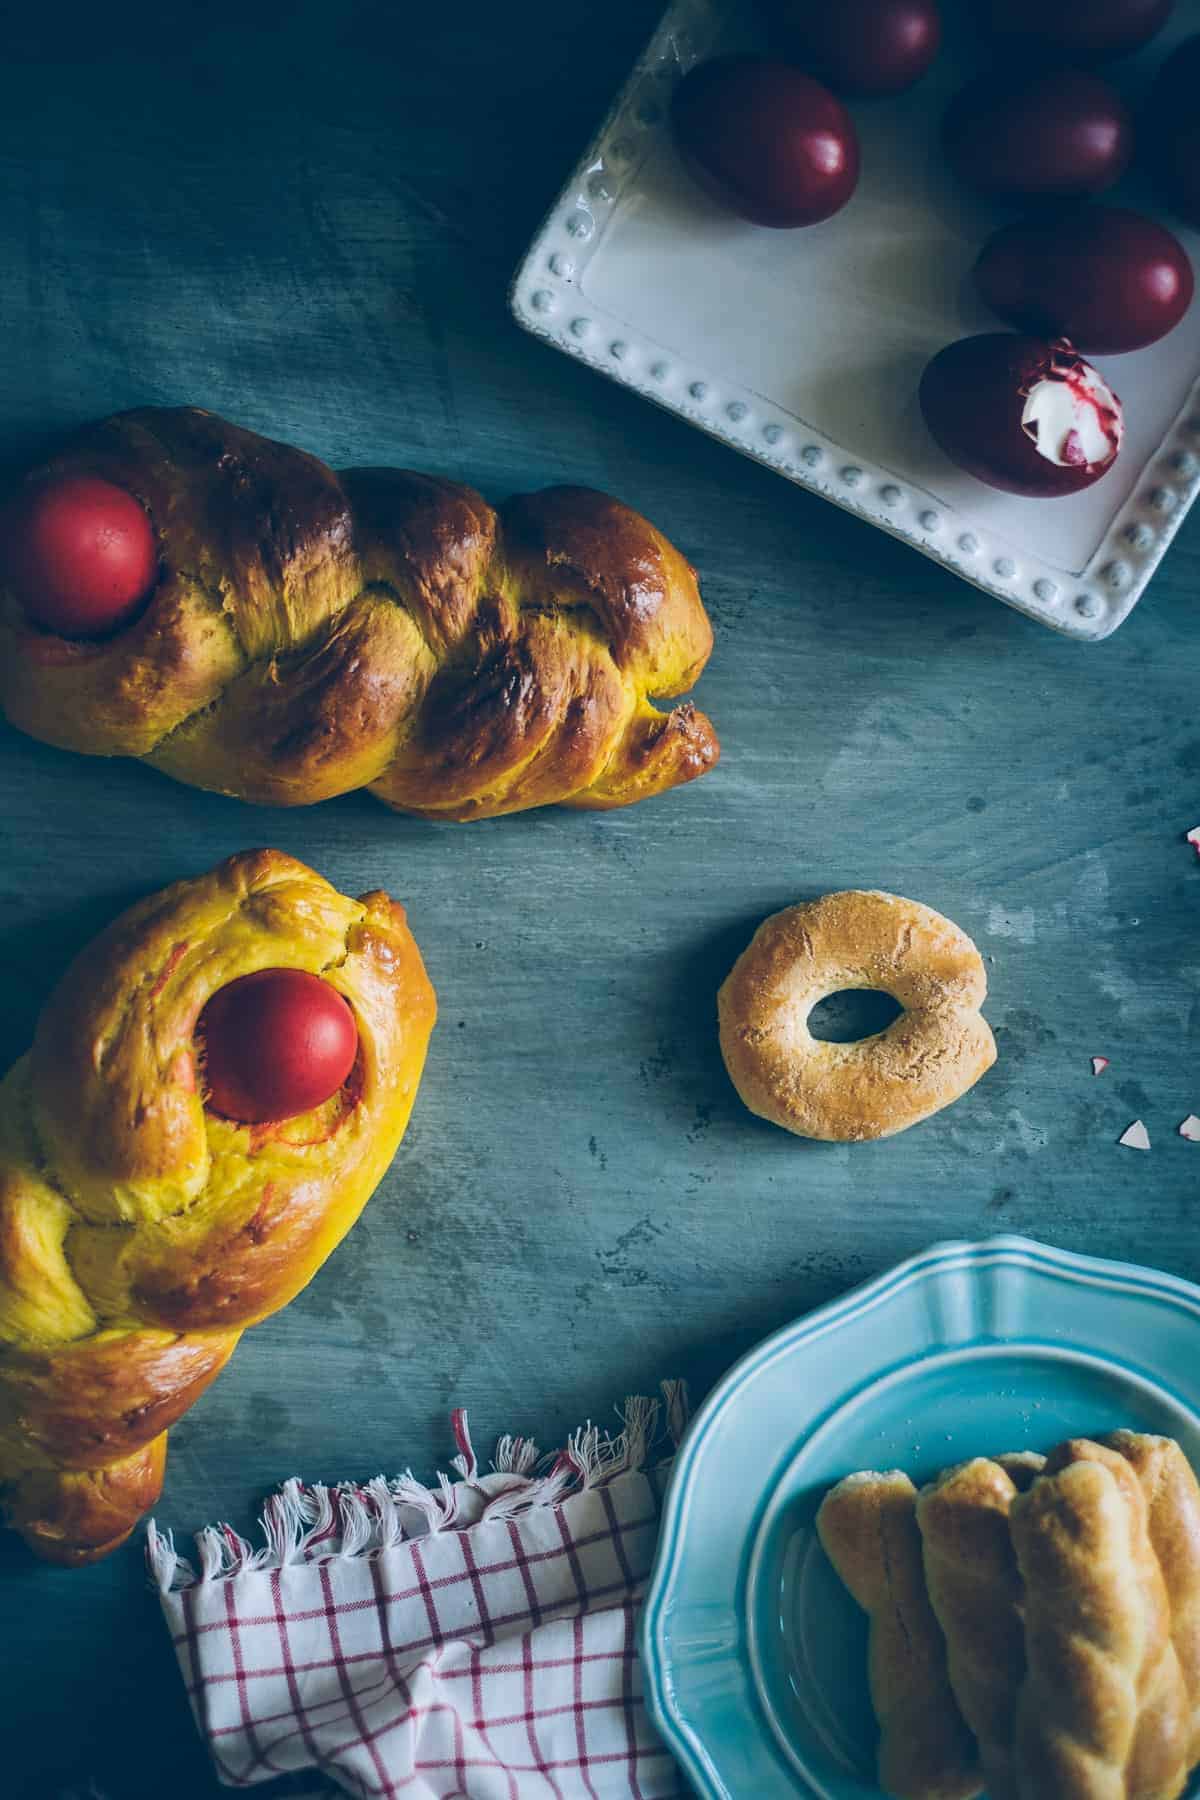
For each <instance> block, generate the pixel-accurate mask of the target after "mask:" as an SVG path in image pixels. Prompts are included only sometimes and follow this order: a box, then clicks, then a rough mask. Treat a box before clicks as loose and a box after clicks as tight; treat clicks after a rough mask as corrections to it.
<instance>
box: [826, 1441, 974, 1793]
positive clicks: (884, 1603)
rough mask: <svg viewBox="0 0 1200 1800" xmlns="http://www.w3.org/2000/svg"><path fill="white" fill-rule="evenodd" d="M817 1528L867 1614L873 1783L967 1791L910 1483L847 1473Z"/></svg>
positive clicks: (967, 1758) (962, 1731) (966, 1754)
mask: <svg viewBox="0 0 1200 1800" xmlns="http://www.w3.org/2000/svg"><path fill="white" fill-rule="evenodd" d="M817 1535H818V1536H819V1538H820V1540H821V1545H822V1548H823V1549H824V1551H825V1554H826V1555H827V1556H828V1558H829V1560H830V1562H831V1563H832V1564H833V1566H834V1568H835V1569H836V1570H837V1572H838V1575H839V1576H840V1577H841V1579H842V1581H843V1582H844V1583H845V1585H846V1587H847V1588H848V1589H849V1591H850V1593H851V1594H852V1595H853V1597H854V1599H855V1600H856V1601H857V1602H858V1604H859V1606H861V1607H862V1609H863V1611H864V1612H865V1613H866V1614H867V1616H868V1618H869V1619H870V1622H871V1630H870V1638H869V1648H868V1652H867V1654H868V1668H869V1681H870V1688H871V1705H872V1707H873V1708H874V1711H875V1717H876V1718H877V1719H878V1721H879V1759H878V1760H879V1785H880V1786H881V1787H882V1788H883V1790H884V1792H885V1793H887V1794H892V1795H895V1796H896V1797H897V1800H968V1796H970V1795H973V1794H977V1793H978V1792H979V1790H980V1787H981V1785H982V1782H981V1779H980V1774H979V1764H978V1758H977V1755H976V1750H975V1745H974V1743H973V1742H972V1739H971V1734H970V1732H969V1731H968V1730H967V1728H966V1726H965V1725H964V1723H963V1721H962V1718H961V1716H960V1714H959V1710H958V1707H957V1706H956V1705H955V1702H954V1695H953V1694H952V1692H951V1690H950V1682H949V1677H948V1675H947V1672H946V1645H945V1642H944V1641H943V1638H942V1633H941V1631H940V1629H939V1627H938V1623H937V1620H936V1619H935V1617H934V1615H933V1612H932V1610H931V1608H930V1604H929V1598H928V1596H927V1594H926V1591H925V1580H924V1575H923V1573H922V1568H921V1536H920V1532H919V1531H918V1529H917V1490H916V1488H915V1487H914V1486H913V1484H912V1482H911V1481H910V1480H909V1478H908V1476H907V1475H904V1474H902V1473H901V1472H900V1471H899V1470H898V1469H892V1470H888V1471H887V1472H885V1473H875V1472H874V1471H870V1470H863V1471H861V1472H860V1473H858V1474H855V1475H848V1476H847V1477H846V1479H845V1480H844V1481H840V1482H839V1483H838V1485H837V1486H836V1487H835V1488H833V1489H832V1490H831V1491H830V1492H829V1493H828V1494H826V1496H825V1498H824V1500H823V1501H822V1503H821V1509H820V1511H819V1512H818V1514H817Z"/></svg>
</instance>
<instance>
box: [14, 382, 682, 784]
mask: <svg viewBox="0 0 1200 1800" xmlns="http://www.w3.org/2000/svg"><path fill="white" fill-rule="evenodd" d="M72 476H90V477H97V478H99V479H101V480H103V481H106V482H111V483H113V484H115V485H116V486H118V487H121V488H124V489H126V490H127V491H128V492H129V493H131V494H133V495H134V496H135V497H136V498H137V499H138V500H139V501H140V502H141V504H142V506H143V507H144V508H145V510H146V512H147V514H148V516H149V519H150V523H151V525H152V527H153V530H154V533H155V537H156V540H157V544H158V549H159V579H158V582H157V585H156V586H155V588H154V591H153V593H152V594H151V596H150V598H149V600H148V602H147V604H146V605H145V606H144V608H143V610H142V611H141V612H140V613H139V614H138V615H137V617H135V618H134V619H133V620H132V621H131V622H130V623H128V624H126V625H124V626H123V627H122V628H121V629H119V630H117V631H115V632H113V633H112V634H111V635H109V636H107V637H104V638H94V639H91V640H80V639H72V638H66V637H62V636H58V635H56V634H55V633H54V632H52V631H45V630H40V629H38V628H37V627H36V626H34V625H32V624H31V623H30V622H29V620H28V619H27V618H26V616H25V615H24V613H23V611H22V607H21V604H20V602H19V600H18V597H17V595H16V593H15V592H5V591H4V590H3V588H2V586H0V703H2V704H3V708H4V711H5V712H6V714H7V715H8V717H9V719H10V720H11V721H12V723H13V724H14V725H17V726H18V727H19V728H20V729H21V730H23V731H27V732H29V733H30V735H31V736H33V737H37V738H41V739H43V740H44V741H46V742H47V743H52V744H57V745H60V746H61V747H63V748H65V749H70V750H82V751H85V752H87V753H89V754H91V755H99V756H136V757H140V758H142V759H143V760H144V761H146V762H149V763H152V764H153V765H154V766H155V767H156V768H159V769H162V770H164V771H165V773H167V774H168V775H173V776H174V777H175V778H176V779H177V780H180V781H185V782H188V783H190V784H191V785H193V786H195V787H203V788H213V789H216V790H217V791H219V792H221V793H227V794H232V795H236V796H238V797H239V798H241V799H245V800H253V801H260V802H265V803H269V804H273V805H285V806H292V805H304V804H308V803H309V802H312V801H316V800H324V799H328V798H329V797H331V796H332V795H335V794H342V793H346V792H348V791H349V790H350V789H352V788H357V787H369V788H370V789H371V791H372V792H373V793H374V794H376V795H377V796H378V797H379V798H380V799H381V800H383V801H384V802H385V803H386V804H387V805H388V806H391V807H394V808H396V809H397V810H398V811H401V812H408V813H419V814H422V815H424V816H426V817H429V818H436V819H476V818H486V817H491V816H494V815H495V814H498V813H508V812H519V811H522V810H523V809H525V808H527V807H533V806H543V805H547V804H549V803H552V802H563V803H565V804H567V805H570V806H577V807H578V806H581V807H615V806H624V805H627V804H628V803H629V802H631V801H634V800H640V799H643V798H645V797H646V796H647V795H650V794H656V793H661V792H662V791H664V790H665V789H667V788H671V787H675V786H678V785H679V784H680V783H681V782H684V781H690V780H691V779H692V778H693V777H694V776H697V775H701V774H703V773H704V771H705V770H706V769H708V768H710V767H711V766H712V764H713V763H714V762H715V761H716V759H717V755H718V746H717V740H716V736H715V734H714V732H713V729H712V726H711V725H710V724H709V721H708V720H707V719H706V718H705V717H704V715H703V714H702V713H700V712H697V711H696V710H695V709H694V708H693V707H692V706H691V705H689V704H685V705H682V706H679V707H676V708H675V709H674V710H673V711H670V712H667V713H663V712H659V711H658V710H657V709H656V708H655V707H654V705H653V704H652V700H653V698H655V697H661V696H664V695H666V696H670V695H676V694H680V693H683V692H684V691H685V690H686V689H687V688H688V687H690V686H691V684H692V682H693V681H694V680H695V679H696V677H697V676H698V675H699V673H700V671H701V670H702V669H703V667H704V665H705V663H706V662H707V660H708V656H709V653H710V651H711V648H712V631H711V628H710V626H709V622H708V618H707V616H706V614H705V611H704V608H703V605H702V604H701V600H700V595H699V590H698V588H697V586H696V578H695V573H694V571H693V570H692V569H691V567H690V566H689V564H688V563H687V562H686V561H685V560H684V558H683V557H682V556H681V555H680V553H679V552H678V551H677V550H676V549H675V548H674V547H673V546H672V545H671V544H670V543H669V542H668V541H667V539H666V538H665V537H664V536H663V535H662V533H661V532H659V531H657V530H656V529H655V528H654V526H653V525H651V524H650V523H649V522H648V521H647V520H646V519H643V518H641V517H640V516H639V515H638V514H637V513H635V512H632V511H631V510H630V509H629V508H628V507H626V506H623V505H621V504H620V502H618V501H616V500H613V499H610V498H609V497H608V496H607V495H604V494H598V493H594V492H592V491H591V490H589V489H586V488H571V487H560V488H547V489H545V490H544V491H543V492H541V493H537V494H527V495H521V496H518V497H516V498H514V499H512V500H510V501H508V502H507V503H506V505H504V506H503V507H502V508H501V509H500V510H499V511H496V510H494V509H493V508H492V507H491V506H489V505H488V504H487V502H486V501H485V500H483V499H482V498H481V497H480V495H478V494H477V493H475V492H474V491H473V490H472V489H470V488H467V487H461V486H459V485H457V484H456V483H454V482H450V481H442V480H439V479H437V478H435V477H433V476H428V475H416V474H411V473H409V472H407V471H405V470H401V469H347V470H343V471H342V472H341V473H340V474H338V473H335V472H334V471H333V470H332V469H330V468H328V467H327V466H326V465H325V464H324V463H322V462H320V461H318V459H317V458H316V457H314V456H310V455H308V454H306V453H305V452H304V451H302V450H298V449H295V448H293V447H292V446H291V445H288V444H279V443H274V442H272V441H271V440H270V439H268V438H264V437H260V436H258V435H257V434H256V433H255V432H252V431H246V430H243V429H242V428H241V427H239V426H237V425H231V424H229V423H228V422H227V421H226V420H224V419H220V418H217V417H216V416H215V415H214V414H212V413H208V412H202V411H200V410H199V409H198V408H195V407H178V408H162V409H158V408H150V407H147V408H143V409H141V410H140V411H136V412H128V413H120V414H117V415H116V416H114V417H113V418H110V419H107V420H104V421H102V422H100V423H99V424H96V425H93V426H90V427H88V428H87V429H86V430H84V431H83V432H82V433H81V434H80V435H79V436H78V438H76V439H75V441H74V442H73V443H72V444H70V445H69V446H68V447H67V448H66V450H64V451H63V452H62V453H61V454H60V455H59V456H57V457H55V458H54V459H53V461H51V462H50V463H48V464H46V465H45V466H44V467H42V468H40V469H37V470H34V471H33V472H32V473H31V475H30V477H29V478H28V480H29V482H30V483H33V484H36V483H38V482H43V481H46V480H56V479H59V478H68V477H72Z"/></svg>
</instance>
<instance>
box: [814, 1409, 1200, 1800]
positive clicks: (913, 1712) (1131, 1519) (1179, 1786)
mask: <svg viewBox="0 0 1200 1800" xmlns="http://www.w3.org/2000/svg"><path fill="white" fill-rule="evenodd" d="M817 1530H818V1533H819V1536H820V1539H821V1543H822V1545H823V1546H824V1548H825V1551H826V1553H827V1554H828V1556H829V1558H830V1560H831V1561H832V1563H833V1565H834V1568H835V1569H836V1570H837V1572H838V1574H839V1575H840V1577H841V1579H842V1580H843V1581H844V1582H845V1584H846V1586H847V1588H848V1589H849V1590H850V1593H851V1594H852V1595H853V1596H854V1599H855V1600H856V1601H857V1602H858V1604H859V1605H860V1606H861V1607H862V1608H863V1610H864V1611H865V1612H866V1613H867V1614H868V1617H869V1619H870V1650H869V1681H870V1690H871V1702H872V1705H873V1707H874V1709H875V1714H876V1717H877V1719H878V1721H879V1727H880V1743H879V1781H880V1785H881V1787H882V1788H883V1789H884V1790H885V1792H886V1793H888V1794H890V1795H893V1796H896V1800H967V1796H969V1795H974V1794H978V1793H980V1792H981V1791H982V1790H983V1789H985V1788H986V1791H987V1794H988V1795H989V1796H990V1800H1175V1797H1176V1796H1178V1795H1180V1794H1182V1793H1183V1791H1184V1789H1185V1787H1186V1785H1187V1779H1188V1772H1189V1770H1191V1769H1193V1768H1195V1767H1196V1765H1197V1764H1198V1763H1200V1486H1198V1485H1197V1482H1196V1477H1195V1475H1194V1474H1193V1472H1192V1469H1191V1467H1190V1465H1189V1464H1188V1461H1187V1459H1186V1457H1185V1456H1184V1454H1183V1452H1182V1451H1181V1450H1180V1448H1179V1446H1178V1444H1176V1443H1175V1442H1174V1440H1173V1439H1170V1438H1159V1437H1146V1436H1141V1435H1138V1434H1137V1433H1134V1432H1130V1431H1118V1432H1114V1433H1113V1434H1112V1435H1111V1436H1110V1437H1107V1438H1105V1439H1104V1440H1103V1441H1102V1442H1099V1443H1095V1442H1093V1441H1092V1440H1091V1439H1088V1438H1072V1439H1070V1440H1069V1441H1068V1442H1066V1443H1065V1444H1061V1445H1060V1446H1059V1447H1058V1449H1056V1450H1055V1451H1053V1453H1052V1454H1051V1455H1050V1456H1049V1457H1041V1456H1036V1455H1034V1454H1032V1453H1031V1452H1021V1453H1018V1454H1015V1455H1007V1456H999V1457H996V1458H994V1459H992V1458H987V1457H976V1458H974V1459H973V1460H972V1461H971V1462H966V1463H961V1464H959V1465H958V1466H957V1467H956V1468H952V1469H947V1470H945V1471H944V1472H943V1474H941V1475H940V1476H939V1477H938V1479H937V1480H936V1481H934V1482H933V1483H931V1484H930V1485H929V1486H928V1487H925V1488H922V1489H921V1490H920V1492H918V1491H917V1489H916V1488H915V1487H914V1486H913V1484H912V1482H911V1481H910V1480H909V1478H908V1476H907V1475H904V1474H902V1473H900V1472H899V1471H898V1470H892V1471H890V1472H888V1473H884V1474H876V1473H870V1472H864V1473H860V1474H856V1475H850V1476H848V1477H847V1478H846V1479H845V1480H844V1481H842V1482H840V1483H839V1484H838V1486H837V1487H835V1488H834V1489H833V1490H832V1491H831V1492H830V1493H829V1494H828V1495H827V1496H826V1498H825V1501H824V1503H823V1504H822V1506H821V1510H820V1512H819V1514H818V1516H817Z"/></svg>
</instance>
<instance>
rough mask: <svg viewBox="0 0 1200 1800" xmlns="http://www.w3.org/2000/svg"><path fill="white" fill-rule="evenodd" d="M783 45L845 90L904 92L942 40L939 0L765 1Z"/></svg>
mask: <svg viewBox="0 0 1200 1800" xmlns="http://www.w3.org/2000/svg"><path fill="white" fill-rule="evenodd" d="M762 4H763V11H764V13H765V15H766V17H767V21H768V23H769V24H770V26H771V27H772V29H773V31H774V33H775V36H776V38H777V40H778V42H779V44H780V46H781V48H782V49H783V50H784V51H785V52H786V53H787V54H788V55H789V56H791V57H794V58H795V60H796V61H797V62H798V63H801V64H802V65H803V66H804V67H805V68H806V69H808V70H810V71H811V72H812V73H813V74H814V75H816V76H818V77H819V78H820V79H821V80H822V81H825V82H828V84H829V86H830V87H831V88H833V89H834V91H835V92H836V93H839V94H858V95H864V96H869V95H876V94H899V93H901V92H903V90H904V89H905V88H909V87H911V86H912V85H913V83H914V81H919V80H920V78H921V76H922V75H924V73H925V71H926V70H927V69H928V68H929V66H930V64H931V63H932V62H933V60H934V58H935V57H936V55H937V53H938V51H939V50H940V49H941V44H942V19H941V13H940V11H939V9H938V5H937V0H836V3H835V4H822V5H814V4H813V0H762Z"/></svg>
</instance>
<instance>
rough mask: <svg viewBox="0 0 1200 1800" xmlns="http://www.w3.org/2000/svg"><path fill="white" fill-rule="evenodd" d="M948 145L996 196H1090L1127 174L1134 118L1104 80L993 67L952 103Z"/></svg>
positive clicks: (965, 173)
mask: <svg viewBox="0 0 1200 1800" xmlns="http://www.w3.org/2000/svg"><path fill="white" fill-rule="evenodd" d="M942 143H943V147H944V149H945V152H946V157H947V160H948V161H949V163H950V166H951V167H952V168H953V169H954V170H955V172H956V173H957V174H958V175H959V176H961V177H962V179H963V180H964V181H967V182H969V183H970V185H971V186H972V187H974V188H977V189H978V190H979V192H980V193H984V194H989V195H991V196H992V197H993V198H995V199H1007V200H1021V199H1025V200H1075V199H1085V198H1087V197H1089V196H1091V195H1093V194H1100V193H1103V192H1104V190H1105V189H1106V188H1109V187H1111V186H1112V185H1113V183H1114V182H1115V181H1119V180H1120V178H1121V176H1122V175H1123V174H1124V173H1125V170H1126V168H1127V167H1128V166H1129V161H1130V158H1131V157H1132V155H1133V120H1132V118H1131V117H1130V114H1129V109H1128V108H1127V107H1126V105H1125V102H1124V101H1123V100H1122V99H1121V97H1120V95H1119V94H1118V93H1117V92H1116V90H1115V88H1112V87H1110V86H1109V84H1108V82H1106V81H1103V80H1101V78H1100V76H1099V75H1089V74H1088V73H1086V71H1084V70H1082V69H1045V68H1041V67H1034V68H1033V69H1026V68H1018V69H992V70H987V71H985V72H984V73H983V74H982V75H977V76H976V77H975V79H974V80H973V81H970V82H968V84H967V86H966V87H965V88H963V89H962V91H961V92H960V93H959V94H958V95H956V97H955V98H954V99H953V100H952V101H951V102H950V105H949V107H948V108H947V111H946V116H945V119H944V120H943V122H942Z"/></svg>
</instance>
